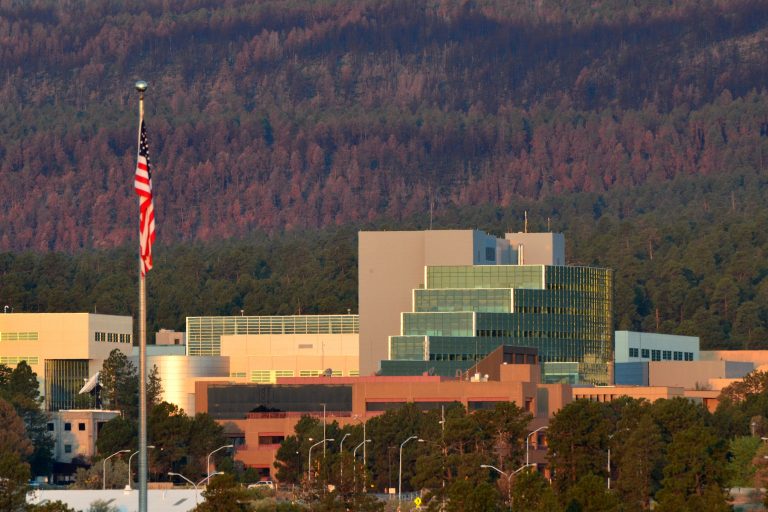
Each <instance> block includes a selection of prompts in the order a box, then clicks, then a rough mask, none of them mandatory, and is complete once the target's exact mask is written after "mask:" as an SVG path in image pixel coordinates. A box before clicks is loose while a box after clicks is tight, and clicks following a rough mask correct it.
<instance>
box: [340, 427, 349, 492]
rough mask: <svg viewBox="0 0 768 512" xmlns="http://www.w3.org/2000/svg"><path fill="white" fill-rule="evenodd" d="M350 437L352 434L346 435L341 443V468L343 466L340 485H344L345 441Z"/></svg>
mask: <svg viewBox="0 0 768 512" xmlns="http://www.w3.org/2000/svg"><path fill="white" fill-rule="evenodd" d="M350 435H352V434H350V433H349V432H347V433H346V434H344V437H342V438H341V442H340V443H339V466H341V470H340V473H341V475H340V476H339V480H340V482H339V484H340V485H343V484H344V440H345V439H346V438H348V437H349V436H350Z"/></svg>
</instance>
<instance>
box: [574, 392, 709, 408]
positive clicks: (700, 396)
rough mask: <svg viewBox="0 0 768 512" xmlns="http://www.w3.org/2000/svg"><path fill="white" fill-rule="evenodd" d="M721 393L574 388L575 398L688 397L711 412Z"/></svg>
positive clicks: (652, 398)
mask: <svg viewBox="0 0 768 512" xmlns="http://www.w3.org/2000/svg"><path fill="white" fill-rule="evenodd" d="M719 395H720V392H719V391H712V390H694V389H684V388H682V387H674V386H595V387H590V386H585V387H574V388H573V399H574V400H591V401H593V402H611V401H613V400H616V399H618V398H622V397H629V398H635V399H638V400H648V401H649V402H655V401H656V400H671V399H673V398H687V399H688V400H691V401H693V402H695V403H700V404H702V405H703V406H704V407H706V408H707V409H708V410H709V411H710V412H713V411H714V410H715V409H717V404H718V397H719Z"/></svg>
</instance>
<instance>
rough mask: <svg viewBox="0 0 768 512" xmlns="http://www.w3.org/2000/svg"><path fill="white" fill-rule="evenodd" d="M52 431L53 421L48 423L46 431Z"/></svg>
mask: <svg viewBox="0 0 768 512" xmlns="http://www.w3.org/2000/svg"><path fill="white" fill-rule="evenodd" d="M53 431H54V426H53V423H49V424H48V432H53Z"/></svg>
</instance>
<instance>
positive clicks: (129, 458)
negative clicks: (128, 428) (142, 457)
mask: <svg viewBox="0 0 768 512" xmlns="http://www.w3.org/2000/svg"><path fill="white" fill-rule="evenodd" d="M154 447H155V446H154V445H152V444H150V445H148V446H147V449H148V450H149V449H152V448H154ZM137 453H139V451H138V450H136V451H135V452H133V453H132V454H131V456H130V457H128V485H126V486H125V490H127V491H130V490H132V487H131V459H132V458H133V456H134V455H136V454H137Z"/></svg>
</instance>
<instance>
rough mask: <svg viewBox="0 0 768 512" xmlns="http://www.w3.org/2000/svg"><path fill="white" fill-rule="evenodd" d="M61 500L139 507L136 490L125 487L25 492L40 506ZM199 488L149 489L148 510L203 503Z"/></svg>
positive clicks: (128, 509)
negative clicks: (121, 488) (125, 488)
mask: <svg viewBox="0 0 768 512" xmlns="http://www.w3.org/2000/svg"><path fill="white" fill-rule="evenodd" d="M57 500H60V501H62V502H64V503H66V504H67V505H68V506H70V507H72V508H74V509H75V510H88V508H89V507H90V506H91V504H92V503H94V502H96V501H102V502H105V503H108V504H109V506H110V507H115V508H117V510H119V511H120V512H135V511H137V510H139V491H138V490H133V491H126V490H113V489H109V490H106V491H102V490H93V489H89V490H55V491H33V492H30V493H29V494H27V503H29V504H31V505H40V504H43V503H46V502H49V501H57ZM203 501H205V500H204V498H202V496H201V491H199V490H196V489H149V490H148V491H147V509H148V510H163V511H169V512H187V511H188V510H192V509H193V508H195V507H196V506H197V504H198V503H202V502H203Z"/></svg>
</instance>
